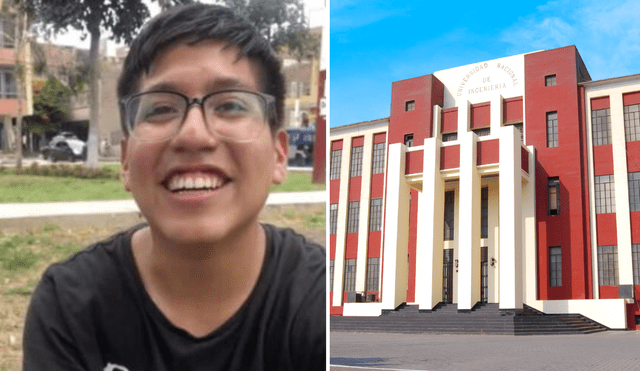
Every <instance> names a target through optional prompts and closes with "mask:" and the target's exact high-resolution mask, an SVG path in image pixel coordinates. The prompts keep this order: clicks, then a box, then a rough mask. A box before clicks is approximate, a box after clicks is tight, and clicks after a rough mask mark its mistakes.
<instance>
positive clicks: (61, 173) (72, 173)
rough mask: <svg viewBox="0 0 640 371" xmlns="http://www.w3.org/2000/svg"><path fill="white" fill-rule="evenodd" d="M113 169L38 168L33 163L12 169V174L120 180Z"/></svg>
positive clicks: (70, 166)
mask: <svg viewBox="0 0 640 371" xmlns="http://www.w3.org/2000/svg"><path fill="white" fill-rule="evenodd" d="M114 169H115V168H114V167H108V166H101V167H99V168H97V169H90V168H87V167H84V166H83V165H75V166H72V165H67V164H60V165H58V164H53V165H46V166H39V165H38V163H37V162H33V163H32V164H31V166H29V167H26V168H22V169H14V170H13V174H16V175H42V176H53V177H73V178H80V179H116V180H119V179H120V173H119V172H118V170H114Z"/></svg>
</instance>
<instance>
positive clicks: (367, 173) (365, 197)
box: [356, 133, 373, 292]
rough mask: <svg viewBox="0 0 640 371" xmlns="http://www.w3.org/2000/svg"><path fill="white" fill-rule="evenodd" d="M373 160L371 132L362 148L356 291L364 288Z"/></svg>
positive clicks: (366, 136) (365, 138)
mask: <svg viewBox="0 0 640 371" xmlns="http://www.w3.org/2000/svg"><path fill="white" fill-rule="evenodd" d="M372 161H373V133H367V134H365V136H364V146H363V148H362V178H361V189H360V216H359V219H358V220H359V223H358V253H357V259H356V291H358V292H361V291H365V289H366V274H367V246H368V243H369V216H370V215H369V201H370V195H371V162H372Z"/></svg>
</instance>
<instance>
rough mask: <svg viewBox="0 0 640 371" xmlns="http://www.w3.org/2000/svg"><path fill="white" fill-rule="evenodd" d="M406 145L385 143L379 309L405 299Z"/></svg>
mask: <svg viewBox="0 0 640 371" xmlns="http://www.w3.org/2000/svg"><path fill="white" fill-rule="evenodd" d="M405 160H406V147H405V145H404V144H402V143H394V144H391V145H389V155H388V166H387V197H386V207H385V220H386V222H385V226H384V251H383V266H382V293H381V295H382V309H395V308H397V307H398V305H400V304H402V303H403V302H405V301H406V299H407V268H408V262H407V251H408V241H409V185H408V184H407V182H406V181H405V178H404V172H405Z"/></svg>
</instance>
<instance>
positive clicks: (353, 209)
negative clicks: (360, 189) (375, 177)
mask: <svg viewBox="0 0 640 371" xmlns="http://www.w3.org/2000/svg"><path fill="white" fill-rule="evenodd" d="M359 220H360V201H352V202H349V215H348V216H347V233H357V232H358V227H359V223H358V221H359Z"/></svg>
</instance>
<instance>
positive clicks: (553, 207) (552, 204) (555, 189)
mask: <svg viewBox="0 0 640 371" xmlns="http://www.w3.org/2000/svg"><path fill="white" fill-rule="evenodd" d="M547 214H549V215H559V214H560V178H558V177H552V178H549V179H548V181H547Z"/></svg>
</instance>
